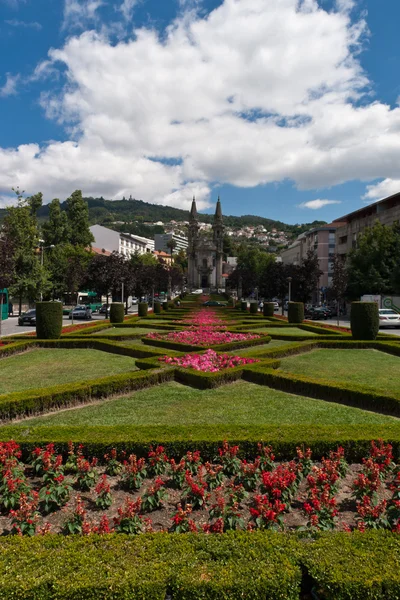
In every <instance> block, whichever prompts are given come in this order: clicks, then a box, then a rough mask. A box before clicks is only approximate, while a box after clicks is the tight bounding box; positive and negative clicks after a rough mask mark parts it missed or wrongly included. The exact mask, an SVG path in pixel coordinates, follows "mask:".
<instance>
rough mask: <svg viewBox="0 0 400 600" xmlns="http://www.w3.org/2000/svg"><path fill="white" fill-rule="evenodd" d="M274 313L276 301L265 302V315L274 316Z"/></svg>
mask: <svg viewBox="0 0 400 600" xmlns="http://www.w3.org/2000/svg"><path fill="white" fill-rule="evenodd" d="M274 313H275V303H274V302H264V305H263V315H264V317H273V316H274Z"/></svg>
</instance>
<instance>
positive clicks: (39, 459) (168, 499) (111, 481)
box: [0, 441, 400, 536]
mask: <svg viewBox="0 0 400 600" xmlns="http://www.w3.org/2000/svg"><path fill="white" fill-rule="evenodd" d="M83 451H84V449H83V448H82V446H79V447H78V448H77V449H74V447H73V445H72V444H70V445H69V453H68V458H67V461H66V462H65V463H64V461H63V458H62V456H60V455H57V454H56V452H55V447H54V444H48V445H47V446H46V447H45V448H35V449H34V451H33V452H32V456H31V461H30V464H29V465H25V464H23V463H22V462H21V461H20V458H21V453H20V449H19V446H18V445H17V444H16V443H15V442H12V441H11V442H5V443H1V444H0V488H1V499H0V505H1V510H2V516H1V517H0V532H1V533H3V534H7V533H13V534H17V535H21V536H22V535H28V536H32V535H34V534H45V533H49V532H53V533H61V532H63V533H65V534H84V535H88V534H90V533H100V534H106V533H110V532H112V531H115V532H116V533H129V534H138V533H144V532H147V531H170V532H175V533H184V532H187V531H196V532H206V533H222V532H225V531H227V530H238V529H243V530H246V529H247V530H250V531H252V530H256V529H260V530H268V529H269V530H274V531H293V530H296V529H298V528H301V529H302V530H305V531H308V532H309V533H313V532H315V531H324V530H334V529H338V530H343V531H351V530H353V529H357V530H359V531H361V532H364V531H366V530H368V529H386V530H390V531H393V532H396V533H400V464H399V463H397V464H396V463H395V462H394V461H393V456H392V448H391V446H390V445H389V444H384V443H383V442H378V443H374V442H372V443H371V448H370V451H369V454H368V456H367V457H366V458H365V459H364V460H363V462H362V464H361V465H350V466H349V465H348V464H347V462H346V460H345V456H344V450H343V448H340V447H339V448H338V449H337V451H334V452H330V453H329V456H328V457H327V458H325V459H322V461H321V462H320V463H315V462H314V461H313V460H312V456H311V451H310V450H309V449H307V450H302V449H300V448H298V449H297V457H296V459H294V460H291V461H289V462H286V463H277V462H275V456H274V453H273V450H272V448H271V447H269V446H263V445H262V444H259V445H258V453H257V456H256V457H255V459H254V460H253V461H249V460H241V459H240V458H239V447H238V446H230V445H229V444H228V443H227V442H224V443H223V446H222V447H221V448H219V450H218V456H217V457H216V458H215V460H214V461H213V462H212V463H210V462H205V461H204V460H203V459H202V456H201V453H200V452H199V451H193V452H187V453H186V454H185V455H184V456H183V457H182V458H181V460H179V461H175V460H174V459H172V458H169V457H168V456H167V455H166V453H165V450H164V448H163V447H161V446H158V447H157V448H154V449H153V448H152V449H151V450H150V452H149V453H148V456H147V458H146V459H144V458H138V457H137V456H135V455H133V454H132V455H130V456H127V455H126V454H125V453H122V454H120V455H119V456H118V455H117V452H116V450H112V451H111V452H109V453H108V454H106V455H105V456H104V462H105V466H102V467H99V465H98V463H97V460H96V459H92V460H88V459H87V458H85V456H84V453H83Z"/></svg>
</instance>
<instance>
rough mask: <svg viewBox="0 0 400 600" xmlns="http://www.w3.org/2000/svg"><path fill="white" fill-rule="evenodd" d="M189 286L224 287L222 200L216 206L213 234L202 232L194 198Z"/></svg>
mask: <svg viewBox="0 0 400 600" xmlns="http://www.w3.org/2000/svg"><path fill="white" fill-rule="evenodd" d="M188 237H189V247H188V286H189V288H191V289H200V288H203V289H212V288H216V289H222V287H223V285H224V281H223V278H222V259H223V238H224V224H223V220H222V209H221V202H220V199H219V198H218V201H217V205H216V208H215V215H214V222H213V226H212V235H211V236H210V235H208V234H201V233H200V226H199V220H198V215H197V208H196V200H195V199H194V198H193V202H192V207H191V210H190V217H189V235H188Z"/></svg>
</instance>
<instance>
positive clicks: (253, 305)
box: [250, 302, 258, 315]
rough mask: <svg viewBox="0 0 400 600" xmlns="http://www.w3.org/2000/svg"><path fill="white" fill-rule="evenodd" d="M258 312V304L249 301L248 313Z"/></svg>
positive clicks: (254, 313)
mask: <svg viewBox="0 0 400 600" xmlns="http://www.w3.org/2000/svg"><path fill="white" fill-rule="evenodd" d="M257 313H258V304H257V302H250V314H252V315H256V314H257Z"/></svg>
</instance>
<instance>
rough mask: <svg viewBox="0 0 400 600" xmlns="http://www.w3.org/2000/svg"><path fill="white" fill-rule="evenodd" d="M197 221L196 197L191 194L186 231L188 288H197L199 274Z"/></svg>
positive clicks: (198, 226)
mask: <svg viewBox="0 0 400 600" xmlns="http://www.w3.org/2000/svg"><path fill="white" fill-rule="evenodd" d="M199 228H200V225H199V221H198V216H197V207H196V199H195V197H194V196H193V200H192V206H191V209H190V215H189V232H188V286H189V288H190V289H191V288H198V287H199V283H198V279H199V275H198V272H197V251H198V242H199Z"/></svg>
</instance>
